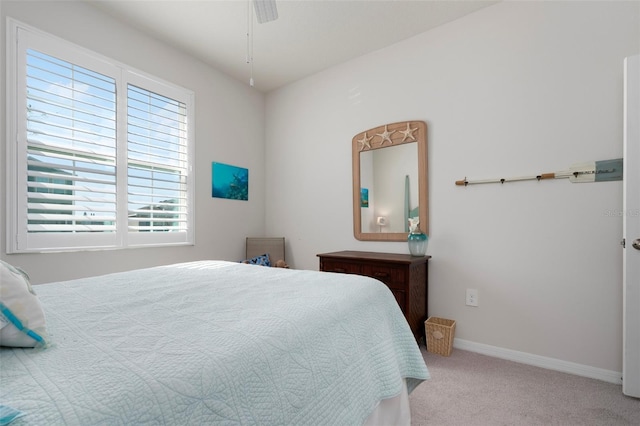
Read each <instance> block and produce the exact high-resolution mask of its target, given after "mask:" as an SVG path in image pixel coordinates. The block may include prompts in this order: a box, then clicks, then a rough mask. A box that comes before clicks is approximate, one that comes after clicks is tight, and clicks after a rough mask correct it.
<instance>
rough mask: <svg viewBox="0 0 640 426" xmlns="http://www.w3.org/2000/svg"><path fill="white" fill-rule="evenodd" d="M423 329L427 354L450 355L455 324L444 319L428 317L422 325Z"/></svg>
mask: <svg viewBox="0 0 640 426" xmlns="http://www.w3.org/2000/svg"><path fill="white" fill-rule="evenodd" d="M424 328H425V334H426V336H427V352H431V353H434V354H438V355H442V356H449V355H451V349H452V348H453V335H454V334H455V331H456V322H455V321H454V320H449V319H444V318H438V317H429V318H428V319H427V320H426V321H425V323H424Z"/></svg>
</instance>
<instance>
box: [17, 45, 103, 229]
mask: <svg viewBox="0 0 640 426" xmlns="http://www.w3.org/2000/svg"><path fill="white" fill-rule="evenodd" d="M115 89H116V87H115V81H114V80H113V79H112V78H109V77H107V76H104V75H101V74H98V73H95V72H92V71H91V70H88V69H86V68H83V67H80V66H77V65H74V64H71V63H69V62H66V61H61V60H59V59H56V58H54V57H52V56H50V55H46V54H44V53H42V52H38V51H35V50H32V49H29V50H27V139H26V140H27V152H26V155H27V181H28V182H27V188H28V189H27V191H28V192H27V196H28V199H27V209H28V212H27V213H28V220H27V232H29V233H35V232H50V233H54V232H71V233H73V232H114V231H115V230H116V100H115V93H116V90H115Z"/></svg>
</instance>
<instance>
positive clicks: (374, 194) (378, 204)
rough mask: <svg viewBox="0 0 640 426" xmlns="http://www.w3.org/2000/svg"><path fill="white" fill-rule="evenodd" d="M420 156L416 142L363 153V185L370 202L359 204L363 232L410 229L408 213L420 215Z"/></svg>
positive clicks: (406, 230) (361, 165)
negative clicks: (407, 218)
mask: <svg viewBox="0 0 640 426" xmlns="http://www.w3.org/2000/svg"><path fill="white" fill-rule="evenodd" d="M417 158H418V146H417V144H415V143H411V144H409V143H406V144H402V145H397V146H387V147H385V148H384V149H372V150H368V151H363V152H361V153H360V186H361V188H365V189H367V192H368V194H369V203H368V205H367V206H365V207H360V208H361V212H360V216H361V218H360V220H361V222H360V230H361V231H362V232H365V233H367V232H408V231H409V223H408V221H407V220H405V217H412V216H411V215H410V214H409V212H411V211H414V210H415V212H414V213H415V214H414V215H415V216H418V213H417V211H418V209H419V207H418V163H417V161H416V159H417ZM374 170H375V172H374ZM380 219H381V220H380ZM379 222H382V223H383V224H382V225H381V224H380V223H379Z"/></svg>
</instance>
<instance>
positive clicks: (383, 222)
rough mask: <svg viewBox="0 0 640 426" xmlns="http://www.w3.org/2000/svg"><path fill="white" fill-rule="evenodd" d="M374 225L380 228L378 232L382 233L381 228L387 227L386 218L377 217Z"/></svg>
mask: <svg viewBox="0 0 640 426" xmlns="http://www.w3.org/2000/svg"><path fill="white" fill-rule="evenodd" d="M376 223H377V224H378V226H379V227H380V232H382V228H384V227H385V226H387V218H386V217H385V216H378V219H377V220H376Z"/></svg>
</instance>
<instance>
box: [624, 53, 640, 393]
mask: <svg viewBox="0 0 640 426" xmlns="http://www.w3.org/2000/svg"><path fill="white" fill-rule="evenodd" d="M624 65H625V66H624V77H625V78H624V172H623V173H624V180H623V191H624V201H623V225H622V232H623V237H624V241H625V248H624V250H623V252H624V255H623V256H624V257H623V273H622V276H623V304H624V306H623V331H622V332H623V355H622V392H623V393H624V394H626V395H629V396H634V397H637V398H640V56H639V55H635V56H630V57H628V58H625V61H624Z"/></svg>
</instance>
